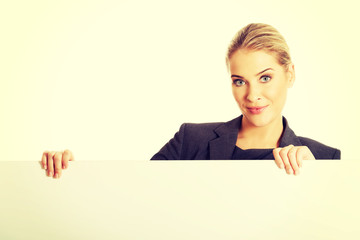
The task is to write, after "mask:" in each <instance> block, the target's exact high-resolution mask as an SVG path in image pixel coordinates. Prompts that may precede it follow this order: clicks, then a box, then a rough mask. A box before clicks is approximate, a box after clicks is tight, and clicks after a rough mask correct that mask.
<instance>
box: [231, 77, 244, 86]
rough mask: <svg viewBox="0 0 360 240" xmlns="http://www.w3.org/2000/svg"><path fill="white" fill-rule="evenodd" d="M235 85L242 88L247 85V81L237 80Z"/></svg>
mask: <svg viewBox="0 0 360 240" xmlns="http://www.w3.org/2000/svg"><path fill="white" fill-rule="evenodd" d="M233 83H234V84H235V86H237V87H240V86H242V85H245V81H244V80H241V79H235V80H234V81H233Z"/></svg>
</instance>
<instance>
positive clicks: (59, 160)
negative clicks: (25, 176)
mask: <svg viewBox="0 0 360 240" xmlns="http://www.w3.org/2000/svg"><path fill="white" fill-rule="evenodd" d="M69 161H74V155H73V154H72V152H71V151H70V150H65V151H63V152H54V151H45V152H44V153H43V155H42V158H41V166H42V167H43V169H45V170H46V174H47V176H49V177H54V178H59V177H61V172H62V170H63V169H67V168H68V166H69Z"/></svg>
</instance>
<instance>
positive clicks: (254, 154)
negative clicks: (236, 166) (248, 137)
mask: <svg viewBox="0 0 360 240" xmlns="http://www.w3.org/2000/svg"><path fill="white" fill-rule="evenodd" d="M232 159H233V160H240V159H241V160H253V159H256V160H269V159H272V160H274V155H273V149H271V148H268V149H246V150H243V149H241V148H239V147H238V146H236V147H235V149H234V153H233V155H232Z"/></svg>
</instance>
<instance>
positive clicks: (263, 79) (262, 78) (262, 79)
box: [260, 75, 271, 83]
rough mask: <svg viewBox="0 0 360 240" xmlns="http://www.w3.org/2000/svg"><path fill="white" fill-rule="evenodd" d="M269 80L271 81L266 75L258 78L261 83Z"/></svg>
mask: <svg viewBox="0 0 360 240" xmlns="http://www.w3.org/2000/svg"><path fill="white" fill-rule="evenodd" d="M270 80H271V77H270V76H267V75H265V76H262V77H261V78H260V81H261V82H263V83H266V82H269V81H270Z"/></svg>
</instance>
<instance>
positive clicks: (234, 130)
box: [151, 115, 340, 160]
mask: <svg viewBox="0 0 360 240" xmlns="http://www.w3.org/2000/svg"><path fill="white" fill-rule="evenodd" d="M241 119H242V115H241V116H240V117H237V118H235V119H233V120H231V121H229V122H225V123H223V122H219V123H200V124H199V123H198V124H196V123H184V124H182V125H181V127H180V130H179V131H178V132H177V133H176V134H175V136H174V138H173V139H171V140H170V141H169V142H168V143H167V144H165V146H164V147H162V148H161V149H160V151H159V152H158V153H156V154H155V155H154V156H153V157H152V158H151V160H210V159H214V160H215V159H218V160H220V159H232V155H233V152H234V149H235V147H236V140H237V134H238V131H239V127H240V126H241ZM283 125H284V130H283V133H282V136H281V138H280V144H279V147H286V146H288V145H290V144H292V145H294V146H307V147H308V148H309V149H310V151H311V152H312V154H313V155H314V157H315V159H340V150H338V149H335V148H331V147H329V146H326V145H324V144H322V143H319V142H317V141H315V140H312V139H309V138H304V137H298V136H296V135H295V133H294V132H293V131H292V130H291V129H290V128H289V125H288V123H287V120H286V119H285V118H284V117H283Z"/></svg>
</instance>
